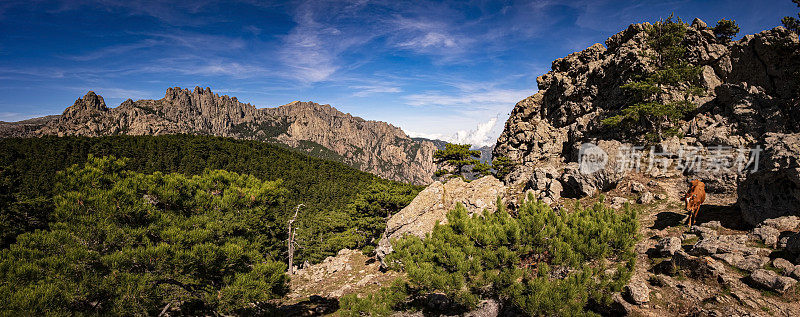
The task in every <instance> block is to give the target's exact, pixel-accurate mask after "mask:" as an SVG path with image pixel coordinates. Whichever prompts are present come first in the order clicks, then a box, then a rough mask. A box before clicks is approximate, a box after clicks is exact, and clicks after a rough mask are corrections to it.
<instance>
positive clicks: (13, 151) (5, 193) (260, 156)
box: [0, 135, 422, 264]
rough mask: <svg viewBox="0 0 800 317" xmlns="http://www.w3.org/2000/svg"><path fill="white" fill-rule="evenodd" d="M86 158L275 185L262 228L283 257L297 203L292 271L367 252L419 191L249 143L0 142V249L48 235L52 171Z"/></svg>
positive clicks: (127, 139) (144, 139) (169, 138)
mask: <svg viewBox="0 0 800 317" xmlns="http://www.w3.org/2000/svg"><path fill="white" fill-rule="evenodd" d="M90 154H92V155H95V156H97V157H102V156H108V155H113V156H116V157H120V158H121V157H125V158H127V163H126V165H125V168H126V169H129V170H131V171H135V172H139V173H144V174H152V173H155V172H161V173H165V174H168V173H180V174H184V175H187V176H189V175H200V174H202V173H204V171H206V170H208V169H222V170H226V171H229V172H235V173H240V174H249V175H253V176H255V177H257V178H259V179H261V180H264V181H277V180H282V185H281V187H282V188H285V189H286V194H285V197H284V199H283V200H282V202H281V203H280V205H279V206H277V207H276V208H274V209H272V210H271V213H270V217H271V218H270V219H271V220H270V221H271V223H270V226H269V227H270V228H273V229H274V231H275V233H274V235H272V236H270V239H273V241H272V243H273V244H275V245H276V248H275V250H277V251H276V252H285V244H286V238H287V237H286V231H285V227H286V224H287V220H288V218H289V216H290V212H293V211H294V209H295V207H296V206H297V205H299V204H301V203H302V204H303V205H304V207H302V208H301V209H300V216H299V217H298V221H297V222H296V224H297V226H298V229H297V234H298V239H297V242H298V243H299V249H298V251H297V253H296V255H295V259H296V261H295V263H296V264H302V263H303V262H304V261H306V260H308V261H310V262H312V263H313V262H318V261H320V260H322V259H324V258H325V257H326V256H330V255H335V254H336V252H337V251H338V250H340V249H341V248H371V244H374V241H375V240H376V239H377V238H378V237H379V234H380V233H381V232H382V231H383V226H384V224H385V221H384V220H385V219H384V217H386V216H387V215H389V214H391V213H395V212H397V211H398V210H399V209H401V208H402V207H403V206H405V205H406V204H408V203H409V202H410V201H411V199H413V197H414V196H416V194H417V192H419V191H420V190H421V189H422V187H421V186H412V185H407V184H401V183H397V182H393V181H387V180H384V179H380V178H378V177H376V176H374V175H371V174H369V173H365V172H361V171H359V170H356V169H354V168H351V167H349V166H347V165H344V164H341V163H337V162H332V161H326V160H322V159H318V158H314V157H310V156H308V155H305V154H302V153H298V152H296V151H292V150H288V149H285V148H283V147H280V146H275V145H271V144H267V143H263V142H257V141H242V140H233V139H229V138H220V137H209V136H191V135H165V136H109V137H99V138H86V137H63V138H59V137H42V138H29V139H2V140H0V166H1V167H0V238H1V239H2V245H0V247H2V248H7V247H8V246H9V245H11V244H12V243H14V241H16V237H17V236H18V235H19V234H22V233H25V232H32V231H34V230H37V229H45V230H46V229H48V228H50V226H49V225H48V223H50V222H51V221H52V219H51V216H52V211H53V209H54V208H55V201H54V198H53V197H54V196H55V195H56V192H55V187H54V186H53V185H54V184H56V183H57V182H58V181H59V180H60V178H59V176H58V171H61V170H64V169H66V168H69V167H70V166H72V165H74V164H78V165H79V166H82V165H83V164H85V163H86V162H87V158H88V157H89V155H90Z"/></svg>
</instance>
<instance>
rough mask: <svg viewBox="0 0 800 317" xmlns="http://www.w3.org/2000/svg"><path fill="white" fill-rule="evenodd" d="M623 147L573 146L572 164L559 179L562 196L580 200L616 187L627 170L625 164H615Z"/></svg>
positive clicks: (614, 143) (603, 143) (603, 144)
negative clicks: (562, 189)
mask: <svg viewBox="0 0 800 317" xmlns="http://www.w3.org/2000/svg"><path fill="white" fill-rule="evenodd" d="M626 146H627V145H624V144H623V143H621V142H619V141H616V140H600V141H597V142H591V143H590V142H587V143H583V144H575V148H574V149H573V150H572V153H574V154H575V155H574V156H572V157H571V160H570V161H572V163H568V164H567V165H566V167H565V169H564V173H563V174H562V176H561V182H562V183H563V184H564V195H565V196H568V197H575V198H580V197H584V196H592V195H594V194H596V193H599V192H602V191H606V190H609V189H612V188H614V187H616V186H617V183H619V181H620V180H622V177H623V176H625V172H626V170H627V167H626V166H623V164H625V163H623V162H620V161H619V158H620V157H622V156H623V155H625V154H624V153H622V152H623V151H625V148H626Z"/></svg>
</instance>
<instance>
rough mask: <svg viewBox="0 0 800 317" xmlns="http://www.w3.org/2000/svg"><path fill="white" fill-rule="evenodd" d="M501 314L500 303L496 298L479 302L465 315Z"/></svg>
mask: <svg viewBox="0 0 800 317" xmlns="http://www.w3.org/2000/svg"><path fill="white" fill-rule="evenodd" d="M499 315H500V303H499V302H498V301H496V300H494V299H490V300H484V301H481V302H480V303H478V307H477V308H475V309H474V310H471V311H468V312H466V313H465V314H464V315H463V316H464V317H497V316H499Z"/></svg>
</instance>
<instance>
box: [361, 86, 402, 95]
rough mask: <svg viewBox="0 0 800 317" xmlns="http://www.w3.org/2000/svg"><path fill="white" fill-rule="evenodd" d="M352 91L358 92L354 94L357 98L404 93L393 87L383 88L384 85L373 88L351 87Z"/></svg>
mask: <svg viewBox="0 0 800 317" xmlns="http://www.w3.org/2000/svg"><path fill="white" fill-rule="evenodd" d="M349 88H350V89H353V90H356V92H354V93H353V96H355V97H366V96H369V95H372V94H379V93H399V92H403V90H402V89H400V87H392V86H383V85H372V86H350V87H349Z"/></svg>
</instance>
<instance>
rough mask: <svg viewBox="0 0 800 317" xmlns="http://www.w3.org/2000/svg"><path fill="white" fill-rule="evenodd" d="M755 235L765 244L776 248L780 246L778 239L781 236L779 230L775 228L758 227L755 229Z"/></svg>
mask: <svg viewBox="0 0 800 317" xmlns="http://www.w3.org/2000/svg"><path fill="white" fill-rule="evenodd" d="M753 235H754V236H756V237H757V238H758V239H759V240H761V241H762V242H764V244H766V245H768V246H771V247H775V246H776V245H777V244H778V237H779V236H780V235H781V233H780V231H778V229H775V228H773V227H758V228H755V229H753Z"/></svg>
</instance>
